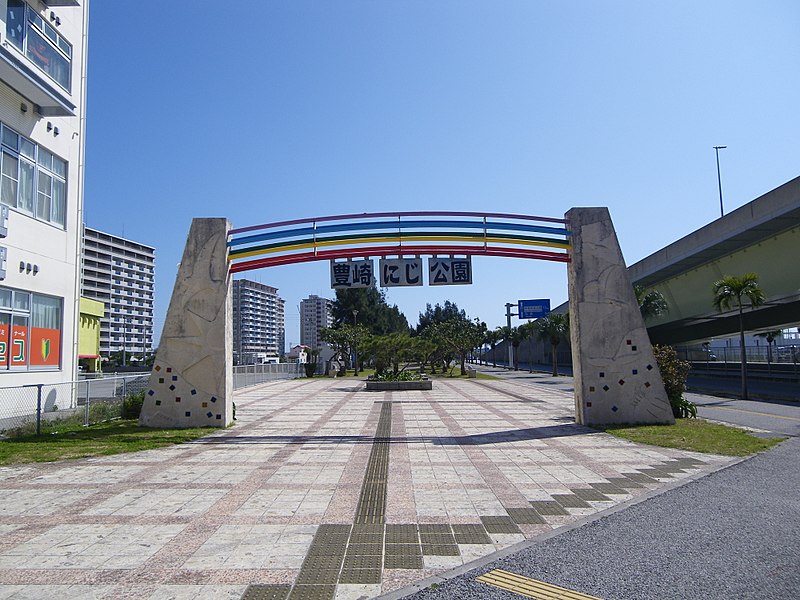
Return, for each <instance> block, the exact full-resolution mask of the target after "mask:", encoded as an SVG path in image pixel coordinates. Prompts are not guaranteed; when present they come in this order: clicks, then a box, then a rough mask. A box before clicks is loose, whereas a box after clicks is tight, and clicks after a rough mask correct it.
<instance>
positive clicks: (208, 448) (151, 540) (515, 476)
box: [0, 379, 734, 600]
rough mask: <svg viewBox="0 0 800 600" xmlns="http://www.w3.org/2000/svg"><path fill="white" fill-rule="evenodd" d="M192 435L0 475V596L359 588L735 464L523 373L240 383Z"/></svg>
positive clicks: (492, 548) (351, 594)
mask: <svg viewBox="0 0 800 600" xmlns="http://www.w3.org/2000/svg"><path fill="white" fill-rule="evenodd" d="M236 411H237V412H236V415H237V419H238V420H237V424H236V425H235V426H234V427H232V428H230V429H227V430H224V431H217V432H215V433H213V434H211V435H209V436H208V437H206V438H203V439H201V440H198V441H196V442H194V443H189V444H183V445H181V446H173V447H169V448H164V449H159V450H152V451H147V452H140V453H134V454H126V455H116V456H110V457H103V458H94V459H83V460H72V461H63V462H58V463H49V464H36V465H24V466H16V467H5V468H0V497H2V499H3V502H2V503H0V534H2V535H1V536H0V598H25V599H31V598H48V600H51V599H52V598H53V597H55V596H57V595H60V596H62V597H65V598H107V599H122V598H150V599H167V598H175V599H183V598H186V599H188V598H232V599H233V598H236V599H238V598H282V599H286V598H337V599H345V598H353V599H355V598H363V597H367V598H369V597H375V596H379V595H381V594H385V593H388V592H392V591H395V590H398V589H402V588H405V587H407V586H409V585H411V584H413V583H414V582H417V581H420V580H423V579H425V578H428V577H431V576H433V575H436V574H439V573H442V572H444V571H447V570H450V569H453V568H456V567H460V566H461V565H463V564H465V563H469V562H471V561H474V560H476V559H479V558H482V557H487V556H489V555H491V554H492V553H495V552H497V551H498V550H502V549H506V548H509V547H511V546H515V545H518V544H520V543H522V542H525V541H526V540H532V539H535V538H537V537H538V536H542V535H543V534H547V533H549V532H551V531H553V530H554V529H556V528H560V527H562V526H568V525H570V524H571V523H575V522H576V521H578V520H582V519H585V518H586V517H587V516H591V515H593V514H596V513H598V512H600V511H604V510H606V509H609V508H612V507H614V506H617V505H619V504H620V503H624V502H628V501H630V500H633V499H635V498H637V497H642V496H644V495H647V494H651V493H652V491H653V490H658V489H659V488H664V487H665V486H667V485H670V484H672V483H673V482H675V481H677V480H680V479H686V478H693V477H696V476H698V475H701V474H703V473H708V472H711V471H715V470H718V469H719V468H721V467H722V466H725V465H727V464H730V463H731V462H734V461H733V460H731V459H729V458H723V457H717V456H710V455H702V454H697V453H690V452H684V451H678V450H671V449H666V448H655V447H650V446H642V445H637V444H633V443H629V442H626V441H624V440H620V439H618V438H614V437H612V436H609V435H606V434H603V433H598V432H595V431H593V430H591V429H587V428H584V427H580V426H578V425H576V424H575V423H574V419H573V417H574V405H573V399H572V395H571V394H570V393H568V392H566V391H563V390H561V389H559V388H558V386H553V385H547V384H546V380H543V382H542V383H539V384H537V383H530V382H521V381H516V380H513V379H508V380H498V381H487V380H475V379H472V380H459V379H452V380H451V379H437V380H435V382H434V387H433V390H432V391H414V392H366V391H364V389H363V382H361V381H359V380H356V379H311V380H308V379H298V380H291V381H280V382H273V383H268V384H263V385H260V386H256V387H252V388H247V389H245V390H241V391H239V392H237V394H236Z"/></svg>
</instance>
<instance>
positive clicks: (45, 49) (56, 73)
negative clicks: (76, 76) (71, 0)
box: [6, 0, 72, 91]
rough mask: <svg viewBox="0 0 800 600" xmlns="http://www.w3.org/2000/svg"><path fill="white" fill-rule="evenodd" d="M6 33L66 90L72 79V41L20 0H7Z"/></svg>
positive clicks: (12, 41)
mask: <svg viewBox="0 0 800 600" xmlns="http://www.w3.org/2000/svg"><path fill="white" fill-rule="evenodd" d="M6 36H7V37H8V39H9V41H10V42H11V43H12V44H14V45H15V46H16V47H17V48H19V49H20V50H21V51H22V52H23V53H24V54H25V56H27V57H28V58H29V59H30V60H31V62H33V64H35V65H36V66H37V67H39V68H40V69H41V70H42V71H44V73H45V74H47V76H48V77H50V79H52V80H53V81H55V82H56V83H57V84H58V85H60V86H61V87H62V88H64V89H65V90H66V91H70V85H71V80H72V44H70V43H69V42H68V41H67V40H66V39H65V38H64V37H63V36H62V35H61V34H60V33H58V31H56V30H55V29H54V28H53V27H52V26H51V25H50V23H48V22H46V21H45V20H44V19H43V18H42V17H41V16H40V15H39V14H38V13H37V12H36V11H35V10H33V9H32V8H31V7H30V6H28V5H27V4H26V3H25V2H23V1H22V0H8V10H7V12H6Z"/></svg>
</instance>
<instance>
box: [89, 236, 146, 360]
mask: <svg viewBox="0 0 800 600" xmlns="http://www.w3.org/2000/svg"><path fill="white" fill-rule="evenodd" d="M155 253H156V250H155V248H154V247H153V246H148V245H146V244H142V243H140V242H135V241H133V240H129V239H126V238H123V237H119V236H116V235H111V234H110V233H104V232H102V231H98V230H96V229H91V228H89V227H85V228H84V232H83V255H82V280H81V295H82V296H83V297H85V298H91V299H92V300H99V301H100V302H103V303H104V304H105V314H104V316H103V318H102V319H101V321H100V355H101V356H102V357H108V356H109V355H110V354H111V353H113V352H122V353H123V355H124V357H125V359H126V361H131V362H137V361H141V360H143V359H144V358H145V356H147V355H149V354H150V353H152V351H153V296H154V276H155Z"/></svg>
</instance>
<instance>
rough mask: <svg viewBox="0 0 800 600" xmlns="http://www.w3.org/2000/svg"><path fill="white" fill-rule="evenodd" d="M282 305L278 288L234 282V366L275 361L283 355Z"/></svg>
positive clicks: (241, 281)
mask: <svg viewBox="0 0 800 600" xmlns="http://www.w3.org/2000/svg"><path fill="white" fill-rule="evenodd" d="M284 304H285V301H284V300H283V299H282V298H281V297H280V296H278V289H277V288H274V287H272V286H269V285H264V284H263V283H257V282H255V281H250V280H248V279H236V280H234V282H233V353H234V364H253V363H256V362H267V361H276V360H278V359H279V358H280V356H281V355H283V352H284V344H285V327H284Z"/></svg>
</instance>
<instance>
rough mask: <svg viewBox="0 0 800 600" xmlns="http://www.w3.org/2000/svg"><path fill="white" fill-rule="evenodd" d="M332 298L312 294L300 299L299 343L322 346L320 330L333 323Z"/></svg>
mask: <svg viewBox="0 0 800 600" xmlns="http://www.w3.org/2000/svg"><path fill="white" fill-rule="evenodd" d="M332 308H333V300H329V299H328V298H320V297H319V296H314V295H313V294H312V295H311V296H309V297H308V298H306V299H304V300H301V301H300V344H301V345H303V346H307V347H309V348H313V349H319V348H320V347H321V346H322V340H320V337H319V332H320V330H322V329H324V328H326V327H331V326H332V325H333V315H332V312H331V310H332Z"/></svg>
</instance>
